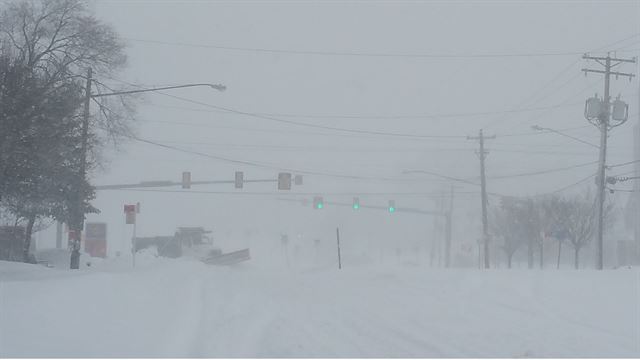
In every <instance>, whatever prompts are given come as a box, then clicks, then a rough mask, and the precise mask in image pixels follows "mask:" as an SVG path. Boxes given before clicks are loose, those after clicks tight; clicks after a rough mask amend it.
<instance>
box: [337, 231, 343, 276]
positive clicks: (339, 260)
mask: <svg viewBox="0 0 640 360" xmlns="http://www.w3.org/2000/svg"><path fill="white" fill-rule="evenodd" d="M336 239H337V240H338V269H342V259H341V258H340V228H336Z"/></svg>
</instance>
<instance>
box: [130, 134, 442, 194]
mask: <svg viewBox="0 0 640 360" xmlns="http://www.w3.org/2000/svg"><path fill="white" fill-rule="evenodd" d="M125 136H126V137H129V138H130V139H132V140H135V141H138V142H142V143H146V144H150V145H154V146H158V147H162V148H165V149H170V150H174V151H178V152H183V153H187V154H192V155H198V156H202V157H206V158H210V159H213V160H219V161H224V162H229V163H234V164H240V165H248V166H254V167H260V168H266V169H271V170H280V171H288V172H292V173H298V174H306V175H318V176H326V177H335V178H344V179H355V180H374V181H387V182H396V183H397V182H407V181H409V182H411V181H414V180H410V179H397V178H396V179H394V178H386V177H368V176H360V175H348V174H337V173H328V172H320V171H312V170H300V169H292V168H286V167H278V166H273V165H268V164H263V163H259V162H255V161H247V160H238V159H233V158H229V157H223V156H217V155H211V154H207V153H203V152H199V151H192V150H187V149H182V148H178V147H175V146H171V145H167V144H162V143H159V142H156V141H151V140H147V139H143V138H140V137H137V136H133V135H125ZM443 176H444V175H443Z"/></svg>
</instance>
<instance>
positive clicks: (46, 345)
mask: <svg viewBox="0 0 640 360" xmlns="http://www.w3.org/2000/svg"><path fill="white" fill-rule="evenodd" d="M0 357H640V269H638V268H635V269H618V270H608V271H602V272H596V271H589V270H583V271H553V270H547V271H522V270H514V271H507V270H492V271H477V270H448V271H447V270H432V269H426V268H419V267H416V268H410V269H408V268H375V267H360V268H346V269H343V270H341V271H338V270H337V269H315V270H304V271H302V270H299V271H294V270H290V271H285V270H277V269H266V268H263V267H258V266H256V265H255V264H251V263H245V264H241V265H238V266H235V267H211V266H207V265H204V264H202V263H199V262H197V261H189V260H180V259H178V260H169V259H162V258H156V257H154V256H152V255H150V254H142V255H140V256H138V258H137V264H136V268H135V269H131V263H130V258H129V259H127V258H118V259H107V260H105V261H103V262H101V263H99V264H98V263H97V264H95V265H92V266H91V267H90V268H84V269H81V270H78V271H74V272H71V271H68V270H62V269H49V268H45V267H43V266H37V265H26V264H19V263H8V262H0Z"/></svg>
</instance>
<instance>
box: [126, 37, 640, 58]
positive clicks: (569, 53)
mask: <svg viewBox="0 0 640 360" xmlns="http://www.w3.org/2000/svg"><path fill="white" fill-rule="evenodd" d="M638 35H640V34H634V36H638ZM124 39H126V40H130V41H135V42H141V43H150V44H161V45H171V46H182V47H194V48H207V49H216V50H229V51H242V52H254V53H269V54H289V55H317V56H353V57H381V58H423V59H481V58H521V57H548V56H576V55H583V54H584V53H585V51H564V52H553V51H546V52H522V53H485V54H481V53H466V54H465V53H458V54H445V53H439V54H438V53H431V54H427V53H425V54H418V53H390V52H357V51H348V52H347V51H318V50H292V49H274V48H257V47H239V46H224V45H213V44H195V43H186V42H177V41H161V40H148V39H136V38H124ZM627 51H635V50H627Z"/></svg>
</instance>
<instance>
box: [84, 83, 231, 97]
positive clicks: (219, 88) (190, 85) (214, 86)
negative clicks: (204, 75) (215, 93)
mask: <svg viewBox="0 0 640 360" xmlns="http://www.w3.org/2000/svg"><path fill="white" fill-rule="evenodd" d="M195 86H207V87H210V88H212V89H215V90H219V91H224V90H226V89H227V87H226V86H224V85H220V84H187V85H176V86H165V87H159V88H151V89H140V90H128V91H118V92H113V93H106V94H94V95H91V97H92V98H97V97H104V96H115V95H125V94H136V93H142V92H150V91H160V90H169V89H179V88H186V87H195Z"/></svg>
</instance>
